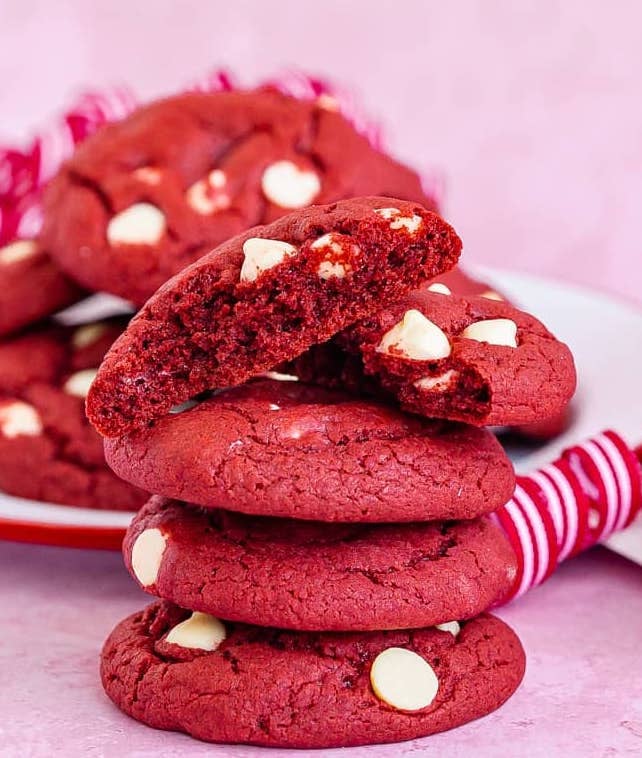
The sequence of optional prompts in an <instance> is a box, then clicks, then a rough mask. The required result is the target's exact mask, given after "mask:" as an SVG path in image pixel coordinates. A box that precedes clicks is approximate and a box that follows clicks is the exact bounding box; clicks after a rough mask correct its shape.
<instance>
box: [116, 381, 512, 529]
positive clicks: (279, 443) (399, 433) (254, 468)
mask: <svg viewBox="0 0 642 758" xmlns="http://www.w3.org/2000/svg"><path fill="white" fill-rule="evenodd" d="M105 456H106V459H107V462H108V463H109V465H110V466H111V467H112V469H113V470H114V471H115V472H116V473H117V474H118V475H119V476H121V477H122V478H123V479H125V480H127V481H129V482H132V483H133V484H136V485H137V486H139V487H142V488H143V489H145V490H146V491H148V492H154V493H156V494H160V495H165V496H167V497H174V498H178V499H181V500H185V501H187V502H192V503H198V504H199V505H201V506H206V507H213V508H227V509H229V510H233V511H241V512H243V513H254V514H259V515H269V516H284V517H290V518H298V519H312V520H319V521H365V522H377V521H379V522H381V521H430V520H436V519H440V520H444V519H469V518H474V517H475V516H479V515H482V514H484V513H489V512H491V511H493V510H495V509H496V508H498V507H500V506H501V505H503V504H504V503H505V502H506V501H507V500H508V499H509V498H510V497H511V496H512V494H513V489H514V486H515V478H514V473H513V468H512V465H511V463H510V461H509V460H508V458H507V456H506V454H505V453H504V451H503V450H502V448H501V446H500V444H499V443H498V442H497V440H496V439H495V437H494V436H493V435H492V434H491V433H490V432H488V431H486V430H483V429H478V428H475V427H471V426H464V425H461V424H450V423H448V422H443V421H428V420H425V419H421V418H419V417H416V416H409V415H406V414H404V413H401V412H400V411H398V410H397V409H395V408H394V407H389V406H385V405H382V404H380V403H376V402H368V401H366V400H361V399H358V398H355V397H351V396H348V395H345V394H343V393H339V392H332V391H328V390H324V389H323V388H320V387H314V386H310V385H303V384H300V383H299V382H293V381H274V380H265V379H264V380H259V381H254V382H251V383H249V384H247V385H244V386H241V387H236V388H233V389H229V390H224V391H222V392H220V393H218V394H216V395H214V396H213V397H211V398H209V399H207V400H204V401H203V402H202V403H200V404H198V405H196V406H195V407H191V408H188V409H187V410H184V411H183V412H182V413H179V414H170V415H169V416H165V417H163V418H161V419H158V420H157V421H156V422H154V423H153V424H152V425H150V426H149V427H148V428H145V429H140V430H137V431H134V432H131V433H129V434H127V435H124V436H122V437H117V438H113V439H108V440H105Z"/></svg>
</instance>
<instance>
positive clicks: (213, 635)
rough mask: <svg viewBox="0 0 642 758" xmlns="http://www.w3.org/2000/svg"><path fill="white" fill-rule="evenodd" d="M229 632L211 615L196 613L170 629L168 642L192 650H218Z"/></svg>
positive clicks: (166, 639)
mask: <svg viewBox="0 0 642 758" xmlns="http://www.w3.org/2000/svg"><path fill="white" fill-rule="evenodd" d="M226 636H227V632H226V631H225V626H224V625H223V624H222V623H221V622H220V621H219V620H218V619H217V618H215V617H214V616H210V615H209V613H201V612H200V611H194V612H193V613H192V615H191V616H190V617H189V618H187V619H185V621H181V623H180V624H177V625H176V626H175V627H174V628H173V629H170V631H169V633H168V635H167V637H166V638H165V641H166V642H169V643H171V644H172V645H179V646H180V647H186V648H189V649H191V650H208V651H209V652H211V651H212V650H216V648H217V647H218V646H219V645H220V644H221V642H223V640H224V639H225V637H226Z"/></svg>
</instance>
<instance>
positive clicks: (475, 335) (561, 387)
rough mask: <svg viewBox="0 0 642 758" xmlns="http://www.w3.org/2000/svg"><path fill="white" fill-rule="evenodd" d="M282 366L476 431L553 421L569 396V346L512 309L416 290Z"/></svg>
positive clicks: (571, 381) (571, 374)
mask: <svg viewBox="0 0 642 758" xmlns="http://www.w3.org/2000/svg"><path fill="white" fill-rule="evenodd" d="M283 370H285V371H288V372H291V373H293V374H294V375H296V376H298V377H300V378H301V379H303V380H304V381H313V382H318V383H320V384H326V385H329V386H334V385H336V386H341V387H343V388H346V389H351V390H356V391H365V392H369V393H374V394H379V395H382V394H383V395H384V396H385V397H388V398H396V399H397V400H398V401H399V403H400V404H401V407H402V408H404V409H405V410H408V411H411V412H414V413H418V414H421V415H424V416H428V417H436V418H446V419H450V420H456V421H464V422H467V423H470V424H477V425H497V426H504V425H506V426H512V425H516V424H526V423H531V422H536V421H540V420H541V419H546V418H550V417H551V416H554V415H556V414H558V413H560V412H561V411H563V410H564V408H565V407H566V405H567V403H568V401H569V400H570V398H571V397H572V395H573V393H574V391H575V382H576V375H575V366H574V363H573V357H572V355H571V352H570V350H569V349H568V347H567V346H566V345H565V344H564V343H562V342H559V341H558V340H557V339H555V337H554V336H553V335H552V334H551V333H550V332H549V331H548V330H547V329H546V328H545V327H544V326H543V325H542V324H541V323H540V322H539V321H537V320H536V319H535V318H533V317H532V316H530V315H528V314H526V313H523V312H522V311H519V310H517V309H516V308H514V307H513V306H511V305H510V304H508V303H505V302H501V301H493V300H492V299H488V298H481V297H480V298H469V299H466V298H459V297H455V296H453V295H447V294H442V293H439V292H434V291H433V292H430V291H428V290H427V289H425V288H424V289H423V290H418V291H415V292H413V293H411V294H410V295H408V296H407V297H406V298H405V299H404V300H403V301H401V302H400V303H398V304H396V305H394V306H391V307H389V308H386V309H384V310H382V311H380V312H378V313H376V314H375V315H373V316H370V317H368V318H366V319H364V320H363V321H362V322H360V323H358V324H356V325H355V326H354V327H352V328H350V329H348V330H346V331H345V332H344V333H342V334H341V335H338V336H337V337H336V339H335V340H334V341H333V342H331V343H327V344H323V345H318V346H315V347H314V348H313V349H312V350H310V351H309V352H308V353H307V354H305V355H303V356H301V357H300V358H299V359H298V360H297V361H295V362H294V363H293V364H292V365H290V366H288V367H285V368H284V369H283Z"/></svg>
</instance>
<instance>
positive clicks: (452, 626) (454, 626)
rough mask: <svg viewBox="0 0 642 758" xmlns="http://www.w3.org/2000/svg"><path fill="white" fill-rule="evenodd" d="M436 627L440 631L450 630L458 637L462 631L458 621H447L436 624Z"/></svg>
mask: <svg viewBox="0 0 642 758" xmlns="http://www.w3.org/2000/svg"><path fill="white" fill-rule="evenodd" d="M435 629H439V631H440V632H450V633H451V634H452V636H453V637H456V636H457V635H458V634H459V632H460V631H461V627H460V626H459V622H458V621H446V622H445V623H443V624H436V625H435Z"/></svg>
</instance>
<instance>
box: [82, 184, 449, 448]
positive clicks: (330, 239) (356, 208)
mask: <svg viewBox="0 0 642 758" xmlns="http://www.w3.org/2000/svg"><path fill="white" fill-rule="evenodd" d="M460 250H461V241H460V240H459V238H458V237H457V235H456V233H455V232H454V230H453V229H452V228H451V227H450V226H449V225H448V224H447V223H446V222H445V221H443V219H441V218H440V217H439V216H437V215H436V214H435V213H432V212H431V211H427V210H425V209H424V208H422V207H421V206H420V205H417V204H416V203H408V202H405V201H402V200H391V199H390V198H358V199H353V200H345V201H342V202H338V203H334V204H331V205H325V206H314V207H312V208H304V209H303V210H300V211H297V212H295V213H292V214H290V215H289V216H285V217H283V218H280V219H278V220H277V221H275V222H273V223H272V224H270V225H268V226H262V227H255V228H254V229H251V230H249V231H248V232H246V233H245V234H243V235H241V236H239V237H235V238H233V239H231V240H229V241H227V242H225V243H224V244H222V245H221V246H220V247H218V248H217V249H216V250H214V251H212V252H211V253H209V254H208V255H205V256H204V257H203V258H201V259H200V260H199V261H198V262H197V263H194V264H193V265H192V266H190V267H189V268H187V269H186V270H185V271H183V272H181V273H180V274H178V275H177V276H175V277H174V278H173V279H172V280H170V281H169V282H167V283H166V284H165V285H164V286H163V287H161V289H160V290H159V291H158V292H157V293H156V294H155V295H154V296H153V297H152V298H150V300H149V301H148V302H147V303H146V305H145V306H144V307H143V309H142V310H141V311H140V312H139V313H138V314H137V315H136V316H135V317H134V318H133V319H132V321H131V322H130V324H129V326H128V328H127V330H126V331H125V333H124V334H123V335H122V337H120V338H119V339H118V340H117V341H116V342H115V344H114V346H113V347H112V349H111V350H110V351H109V353H108V354H107V356H106V358H105V361H104V362H103V364H102V366H101V368H100V371H99V372H98V376H97V377H96V381H95V382H94V384H93V385H92V388H91V391H90V393H89V396H88V398H87V413H88V415H89V418H90V420H91V422H92V423H93V424H94V426H95V427H96V428H97V429H98V431H99V432H101V433H102V434H103V435H104V436H106V437H117V436H120V435H122V434H123V433H125V432H127V431H129V430H131V429H134V428H139V427H143V426H145V425H146V423H147V422H148V421H149V420H151V419H154V418H158V417H159V416H162V415H164V414H165V413H166V412H168V411H169V410H170V409H171V408H172V407H173V406H175V405H177V404H179V403H182V402H185V401H186V400H189V399H190V398H191V397H194V396H195V395H197V394H199V393H200V392H203V391H205V390H210V389H215V388H224V387H229V386H234V385H238V384H242V383H243V382H244V381H246V380H247V379H249V378H251V377H253V376H257V375H259V374H262V373H263V372H265V371H269V370H270V369H272V368H273V367H274V366H275V365H277V364H278V363H280V362H281V361H284V360H290V359H292V358H294V357H295V356H297V355H299V354H300V353H302V352H303V351H304V350H306V349H307V348H308V347H309V346H310V345H312V344H315V343H318V342H323V341H324V340H327V339H329V338H330V337H331V336H332V335H334V334H336V332H338V331H340V330H341V329H343V328H345V327H347V326H349V325H350V324H353V323H354V322H355V321H358V320H359V319H361V318H364V317H365V316H366V315H367V314H369V313H371V312H372V311H373V310H375V309H378V308H381V307H384V306H386V305H388V304H389V303H391V302H395V301H397V300H398V299H399V298H401V297H402V296H403V295H404V294H405V293H407V292H409V291H410V290H412V289H413V288H414V287H417V286H418V285H420V284H421V283H422V282H424V281H426V280H427V279H430V278H431V277H433V276H435V275H436V274H438V273H439V272H440V271H443V270H446V269H449V268H450V267H452V265H453V264H454V263H455V262H456V260H457V258H458V257H459V253H460Z"/></svg>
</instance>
